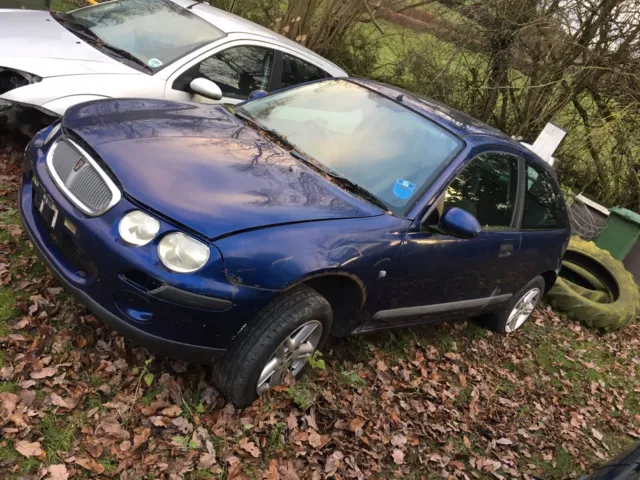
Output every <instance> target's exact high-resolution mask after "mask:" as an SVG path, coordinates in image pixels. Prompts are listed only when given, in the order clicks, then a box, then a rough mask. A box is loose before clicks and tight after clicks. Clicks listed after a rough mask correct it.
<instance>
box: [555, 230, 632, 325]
mask: <svg viewBox="0 0 640 480" xmlns="http://www.w3.org/2000/svg"><path fill="white" fill-rule="evenodd" d="M565 260H566V262H568V263H571V264H575V265H578V266H579V267H581V268H582V269H584V270H587V271H588V272H589V273H590V274H591V275H593V276H595V277H597V279H598V282H599V283H600V284H602V285H604V287H605V288H606V292H607V295H608V300H609V302H608V303H600V302H599V301H598V299H597V298H589V297H591V296H592V295H593V294H590V295H584V292H582V291H580V290H579V289H576V288H575V285H574V284H573V282H572V281H570V280H567V278H563V277H564V275H563V272H562V271H561V273H560V274H561V277H560V278H558V281H557V282H556V284H555V285H554V286H553V288H552V289H551V290H550V291H549V293H548V294H547V297H548V299H549V303H551V305H552V306H553V307H554V308H555V309H557V310H559V311H561V312H564V313H566V314H567V315H569V316H570V317H572V318H574V319H576V320H578V321H580V322H582V323H584V324H585V325H587V326H588V327H591V328H597V329H601V330H615V329H618V328H622V327H624V326H625V325H627V324H629V323H630V322H632V321H634V320H635V319H636V316H637V314H638V308H639V307H640V292H639V291H638V287H637V285H636V283H635V281H634V279H633V276H632V275H631V273H629V272H628V271H627V270H626V269H625V268H624V266H623V265H622V263H621V262H620V261H618V260H616V259H614V258H613V257H612V256H611V254H610V253H609V252H608V251H606V250H603V249H601V248H598V247H597V246H596V245H595V244H594V243H593V242H586V241H584V240H580V239H579V238H577V237H573V238H572V239H571V242H570V243H569V248H568V250H567V253H566V254H565ZM563 270H564V267H563ZM574 270H575V269H574ZM590 283H592V282H590Z"/></svg>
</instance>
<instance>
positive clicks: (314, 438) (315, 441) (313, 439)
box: [309, 429, 322, 448]
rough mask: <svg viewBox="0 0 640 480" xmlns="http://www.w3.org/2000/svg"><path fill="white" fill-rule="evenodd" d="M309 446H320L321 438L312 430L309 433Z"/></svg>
mask: <svg viewBox="0 0 640 480" xmlns="http://www.w3.org/2000/svg"><path fill="white" fill-rule="evenodd" d="M309 445H311V446H312V447H314V448H318V447H319V446H320V445H322V437H321V436H320V434H319V433H318V432H316V431H315V430H313V429H311V430H310V431H309Z"/></svg>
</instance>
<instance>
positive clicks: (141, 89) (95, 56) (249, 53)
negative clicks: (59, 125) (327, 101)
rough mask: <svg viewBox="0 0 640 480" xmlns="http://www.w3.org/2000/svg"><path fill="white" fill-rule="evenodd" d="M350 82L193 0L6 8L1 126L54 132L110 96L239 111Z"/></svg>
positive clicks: (0, 28)
mask: <svg viewBox="0 0 640 480" xmlns="http://www.w3.org/2000/svg"><path fill="white" fill-rule="evenodd" d="M342 76H347V74H346V73H345V72H344V71H343V70H342V69H340V68H339V67H338V66H336V65H334V64H333V63H331V62H329V61H328V60H326V59H325V58H323V57H321V56H319V55H317V54H315V53H314V52H312V51H311V50H309V49H307V48H304V47H303V46H301V45H299V44H298V43H296V42H294V41H292V40H289V39H287V38H285V37H283V36H282V35H278V34H276V33H274V32H272V31H271V30H268V29H266V28H263V27H261V26H259V25H256V24H255V23H252V22H249V21H247V20H244V19H242V18H240V17H237V16H235V15H232V14H230V13H227V12H224V11H222V10H219V9H217V8H213V7H211V6H209V5H208V4H206V3H202V0H200V1H194V0H115V1H112V2H106V3H101V4H99V5H94V6H90V7H85V8H81V9H78V10H74V11H73V12H69V13H67V14H57V13H49V12H43V11H29V10H9V9H0V125H1V124H3V123H5V124H9V125H10V126H12V125H13V126H17V127H19V128H20V129H21V130H23V131H25V130H27V131H33V127H34V126H39V125H42V124H45V123H50V122H51V120H52V117H54V118H55V117H57V116H60V115H62V114H63V113H64V112H65V110H66V109H67V108H69V107H71V106H72V105H76V104H78V103H82V102H86V101H90V100H97V99H101V98H110V97H138V98H140V97H142V98H163V99H168V100H176V101H187V102H188V101H201V102H225V103H238V102H241V101H243V100H246V99H247V98H248V97H249V95H250V94H251V93H252V92H253V91H255V90H266V91H272V90H277V89H279V88H284V87H287V86H290V85H295V84H298V83H302V82H306V81H310V80H315V79H319V78H325V77H342Z"/></svg>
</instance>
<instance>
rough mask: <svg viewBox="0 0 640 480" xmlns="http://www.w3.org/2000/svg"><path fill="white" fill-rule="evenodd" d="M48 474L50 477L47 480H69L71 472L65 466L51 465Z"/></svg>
mask: <svg viewBox="0 0 640 480" xmlns="http://www.w3.org/2000/svg"><path fill="white" fill-rule="evenodd" d="M47 472H48V473H49V476H48V477H46V479H45V480H67V479H68V478H69V471H68V470H67V467H66V465H64V464H59V465H50V466H49V468H47Z"/></svg>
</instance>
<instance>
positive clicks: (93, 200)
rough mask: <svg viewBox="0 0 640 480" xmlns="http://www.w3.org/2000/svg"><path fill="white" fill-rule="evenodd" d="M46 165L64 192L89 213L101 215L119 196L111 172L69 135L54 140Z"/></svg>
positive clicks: (116, 201)
mask: <svg viewBox="0 0 640 480" xmlns="http://www.w3.org/2000/svg"><path fill="white" fill-rule="evenodd" d="M47 166H48V167H49V171H50V173H51V176H52V177H53V179H54V180H55V181H56V184H57V185H58V187H60V189H61V190H62V191H63V193H64V194H65V195H66V196H67V197H68V198H69V200H71V201H72V202H73V203H74V204H75V205H76V206H77V207H78V208H79V209H80V210H82V211H83V212H84V213H86V214H88V215H91V216H96V215H102V214H103V213H104V212H106V211H107V210H109V209H110V208H111V207H112V206H113V205H115V204H116V203H118V201H119V200H120V197H121V194H120V190H119V189H118V187H116V185H115V184H114V183H113V181H112V180H111V179H110V178H109V176H108V175H107V174H106V173H105V172H104V170H103V169H102V168H101V167H100V166H99V165H98V164H97V163H96V162H95V160H93V159H92V158H91V157H90V156H89V155H88V154H87V153H86V152H85V151H84V150H83V149H82V148H81V147H80V146H79V145H78V144H76V143H75V142H74V141H73V140H71V139H69V138H68V137H60V138H59V139H58V140H56V142H55V143H54V144H53V146H52V147H51V149H50V150H49V153H48V154H47Z"/></svg>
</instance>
